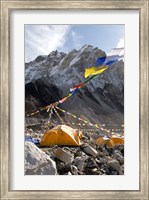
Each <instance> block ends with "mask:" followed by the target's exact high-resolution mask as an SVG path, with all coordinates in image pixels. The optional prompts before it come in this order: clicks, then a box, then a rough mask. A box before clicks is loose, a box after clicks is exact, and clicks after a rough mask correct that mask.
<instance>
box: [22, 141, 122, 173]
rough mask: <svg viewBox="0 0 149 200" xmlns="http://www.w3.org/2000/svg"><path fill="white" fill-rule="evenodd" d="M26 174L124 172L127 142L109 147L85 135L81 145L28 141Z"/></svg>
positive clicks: (26, 143) (26, 147)
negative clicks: (45, 143)
mask: <svg viewBox="0 0 149 200" xmlns="http://www.w3.org/2000/svg"><path fill="white" fill-rule="evenodd" d="M25 174H26V175H27V174H30V175H31V174H40V175H123V174H124V145H117V146H115V147H113V148H109V147H106V146H99V145H95V144H94V143H93V141H92V140H87V139H85V140H84V142H83V144H82V145H81V146H79V147H68V146H58V145H55V146H53V147H45V148H40V146H38V147H37V146H36V145H34V144H33V143H32V142H25Z"/></svg>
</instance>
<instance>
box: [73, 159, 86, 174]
mask: <svg viewBox="0 0 149 200" xmlns="http://www.w3.org/2000/svg"><path fill="white" fill-rule="evenodd" d="M73 163H74V165H75V166H76V167H77V168H78V170H80V171H81V172H82V171H83V169H84V165H85V162H84V158H81V157H76V158H75V159H74V161H73Z"/></svg>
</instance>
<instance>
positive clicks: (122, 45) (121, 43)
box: [116, 38, 124, 48]
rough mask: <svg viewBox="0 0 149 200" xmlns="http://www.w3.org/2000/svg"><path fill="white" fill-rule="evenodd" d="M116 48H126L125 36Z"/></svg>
mask: <svg viewBox="0 0 149 200" xmlns="http://www.w3.org/2000/svg"><path fill="white" fill-rule="evenodd" d="M116 48H124V38H121V39H120V40H119V42H118V44H117V46H116Z"/></svg>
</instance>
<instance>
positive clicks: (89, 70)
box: [84, 66, 107, 78]
mask: <svg viewBox="0 0 149 200" xmlns="http://www.w3.org/2000/svg"><path fill="white" fill-rule="evenodd" d="M106 69H107V67H103V66H102V67H98V68H95V67H90V68H87V69H85V74H84V77H85V78H87V77H89V76H91V75H96V74H101V73H103V72H104V71H105V70H106Z"/></svg>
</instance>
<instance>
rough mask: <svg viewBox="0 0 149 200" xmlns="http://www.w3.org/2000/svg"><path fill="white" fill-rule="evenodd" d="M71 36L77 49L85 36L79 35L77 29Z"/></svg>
mask: <svg viewBox="0 0 149 200" xmlns="http://www.w3.org/2000/svg"><path fill="white" fill-rule="evenodd" d="M71 37H72V41H73V43H74V48H76V49H77V48H80V46H81V40H82V39H83V36H81V35H79V34H78V33H77V32H75V31H71Z"/></svg>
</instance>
